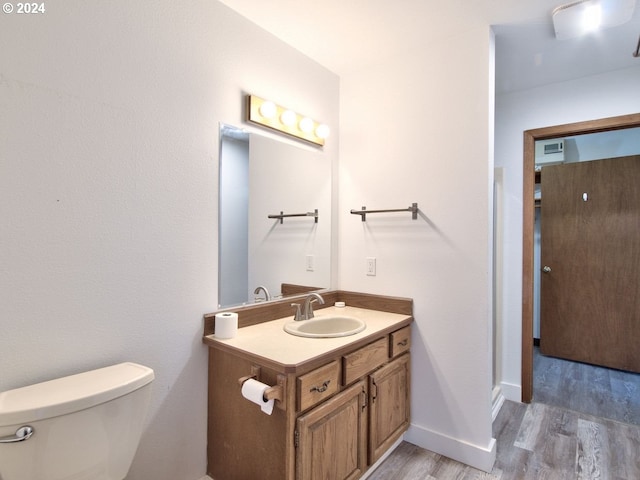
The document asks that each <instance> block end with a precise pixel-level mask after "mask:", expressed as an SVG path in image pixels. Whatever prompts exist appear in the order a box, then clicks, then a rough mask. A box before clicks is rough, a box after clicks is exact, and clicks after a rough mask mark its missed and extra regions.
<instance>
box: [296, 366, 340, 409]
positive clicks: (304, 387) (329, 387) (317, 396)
mask: <svg viewBox="0 0 640 480" xmlns="http://www.w3.org/2000/svg"><path fill="white" fill-rule="evenodd" d="M339 379H340V364H339V363H338V361H334V362H331V363H329V364H327V365H325V366H324V367H320V368H317V369H315V370H313V371H312V372H309V373H307V374H305V375H302V376H300V377H298V381H297V387H298V388H297V392H298V410H300V411H302V410H306V409H307V408H309V407H312V406H313V405H315V404H317V403H319V402H321V401H323V400H324V399H325V398H329V397H330V396H331V395H333V394H334V393H336V392H337V391H338V387H339V385H338V382H339Z"/></svg>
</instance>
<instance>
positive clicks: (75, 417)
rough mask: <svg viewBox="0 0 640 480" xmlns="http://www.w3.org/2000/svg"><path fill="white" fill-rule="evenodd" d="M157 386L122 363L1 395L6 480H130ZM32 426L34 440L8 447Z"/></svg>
mask: <svg viewBox="0 0 640 480" xmlns="http://www.w3.org/2000/svg"><path fill="white" fill-rule="evenodd" d="M153 379H154V373H153V370H151V369H150V368H148V367H145V366H142V365H138V364H135V363H121V364H118V365H112V366H109V367H105V368H100V369H97V370H92V371H89V372H84V373H79V374H77V375H71V376H68V377H64V378H58V379H55V380H50V381H48V382H43V383H38V384H35V385H30V386H27V387H23V388H17V389H15V390H9V391H6V392H2V393H0V479H1V480H122V479H124V477H125V476H126V475H127V472H128V471H129V467H130V466H131V462H132V461H133V457H134V455H135V452H136V449H137V447H138V442H139V441H140V436H141V434H142V428H143V425H144V419H145V415H146V411H147V408H148V405H149V400H150V397H151V382H152V381H153ZM25 426H29V427H31V428H32V429H33V435H32V436H31V437H29V438H28V439H26V440H23V441H19V442H11V443H7V442H6V441H7V440H12V439H14V437H15V435H16V432H18V431H19V429H21V428H22V427H25Z"/></svg>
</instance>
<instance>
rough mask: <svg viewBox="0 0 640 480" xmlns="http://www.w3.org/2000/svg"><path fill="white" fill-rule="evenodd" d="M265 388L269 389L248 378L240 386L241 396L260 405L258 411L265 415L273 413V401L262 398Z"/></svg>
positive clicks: (267, 386)
mask: <svg viewBox="0 0 640 480" xmlns="http://www.w3.org/2000/svg"><path fill="white" fill-rule="evenodd" d="M267 388H271V387H270V386H269V385H266V384H264V383H262V382H259V381H257V380H254V379H253V378H250V379H249V380H247V381H246V382H244V383H243V384H242V396H243V397H244V398H246V399H247V400H249V401H250V402H253V403H255V404H256V405H260V409H261V410H262V411H263V412H264V413H266V414H267V415H271V412H273V404H274V402H275V400H267V399H266V398H264V392H265V391H266V390H267Z"/></svg>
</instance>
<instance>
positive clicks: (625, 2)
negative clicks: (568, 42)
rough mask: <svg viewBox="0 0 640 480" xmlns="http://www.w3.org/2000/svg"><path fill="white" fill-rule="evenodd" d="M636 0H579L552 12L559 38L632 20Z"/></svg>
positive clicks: (574, 35)
mask: <svg viewBox="0 0 640 480" xmlns="http://www.w3.org/2000/svg"><path fill="white" fill-rule="evenodd" d="M635 7H636V0H577V1H574V2H571V3H567V4H565V5H560V6H559V7H556V8H555V9H554V10H553V12H552V13H551V17H552V19H553V28H554V30H555V33H556V38H557V39H558V40H565V39H568V38H575V37H579V36H582V35H586V34H587V33H590V32H594V31H596V30H600V29H602V28H608V27H616V26H618V25H622V24H623V23H626V22H628V21H629V20H631V17H632V16H633V12H634V10H635Z"/></svg>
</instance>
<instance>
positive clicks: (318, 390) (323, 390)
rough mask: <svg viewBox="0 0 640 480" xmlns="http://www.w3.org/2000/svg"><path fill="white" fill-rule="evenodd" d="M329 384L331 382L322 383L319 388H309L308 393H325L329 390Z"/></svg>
mask: <svg viewBox="0 0 640 480" xmlns="http://www.w3.org/2000/svg"><path fill="white" fill-rule="evenodd" d="M329 383H331V380H327V381H326V382H322V386H321V387H311V389H310V390H309V391H310V392H318V393H322V392H325V391H326V390H327V388H329Z"/></svg>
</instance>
